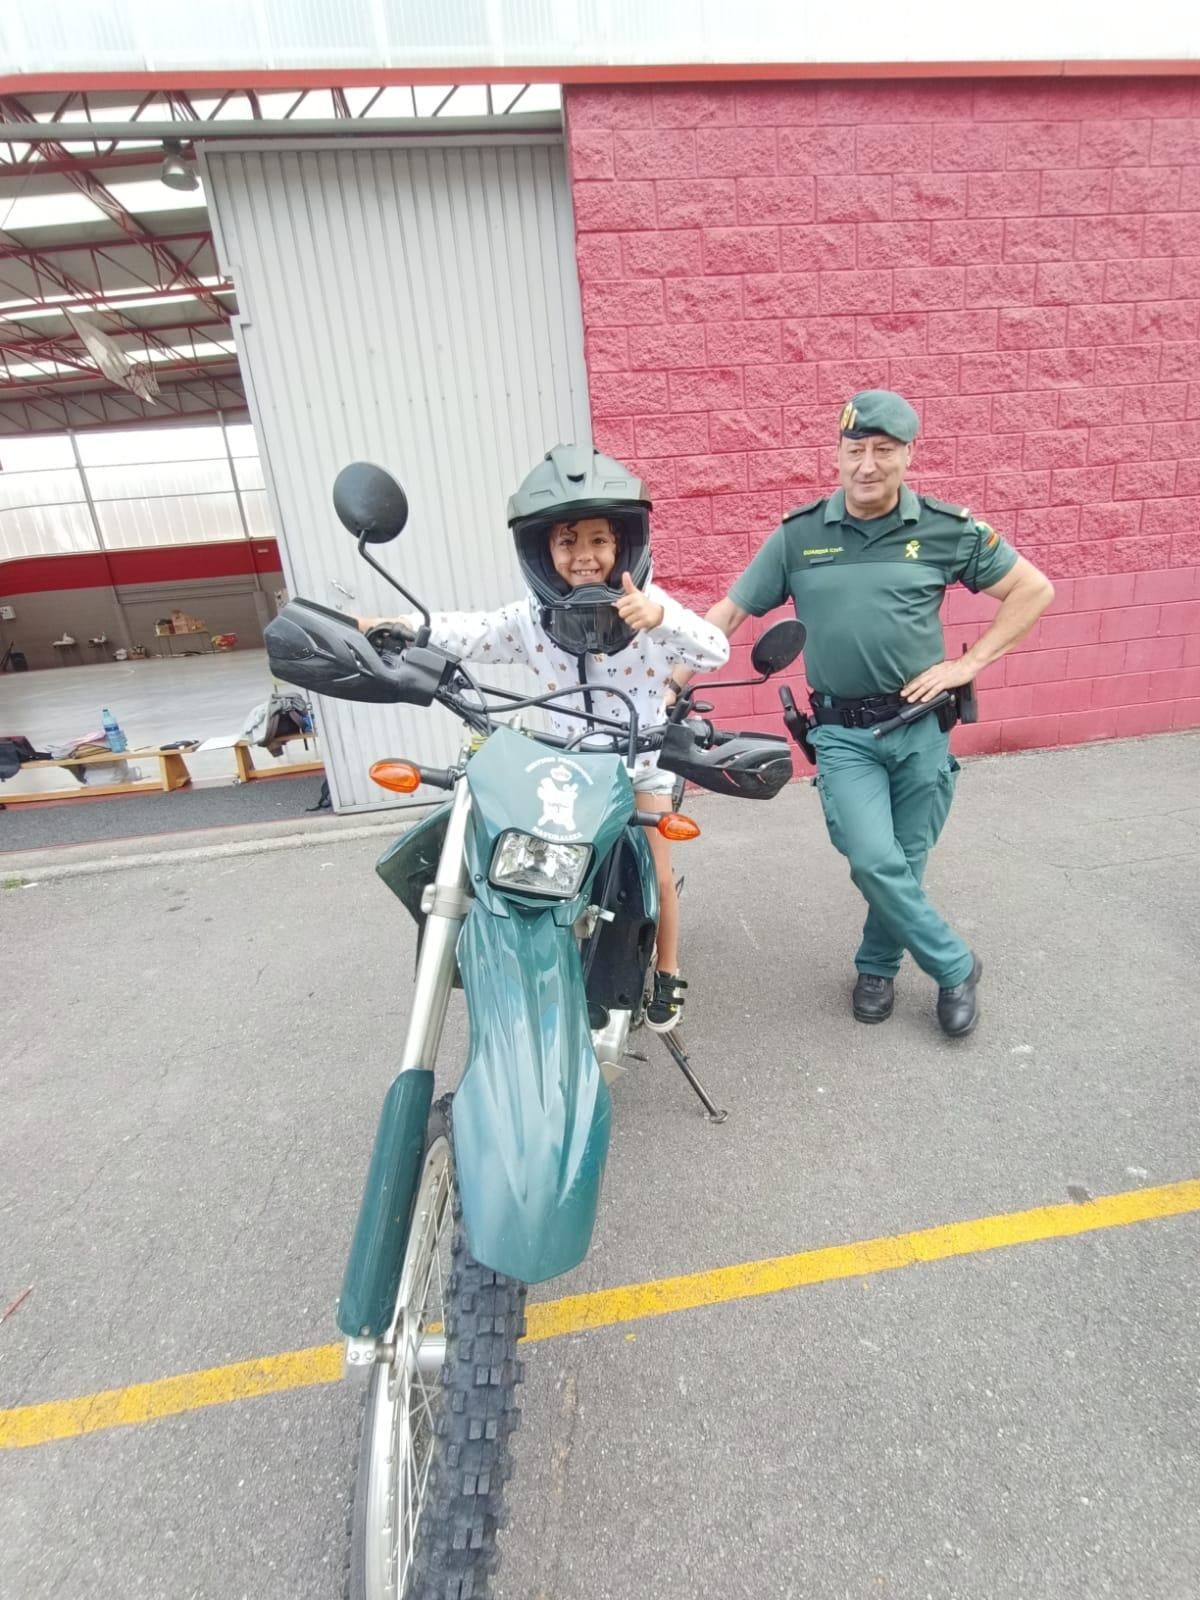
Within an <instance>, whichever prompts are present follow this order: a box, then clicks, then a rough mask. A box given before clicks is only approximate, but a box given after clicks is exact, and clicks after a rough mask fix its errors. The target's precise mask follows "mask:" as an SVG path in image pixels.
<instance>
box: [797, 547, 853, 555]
mask: <svg viewBox="0 0 1200 1600" xmlns="http://www.w3.org/2000/svg"><path fill="white" fill-rule="evenodd" d="M844 548H845V547H844V546H843V545H840V544H827V545H822V546H821V548H820V549H819V550H805V551H804V554H805V555H806V556H840V555H841V553H842V550H843V549H844Z"/></svg>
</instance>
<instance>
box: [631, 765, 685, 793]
mask: <svg viewBox="0 0 1200 1600" xmlns="http://www.w3.org/2000/svg"><path fill="white" fill-rule="evenodd" d="M674 787H675V774H674V773H673V772H664V771H663V769H662V768H661V767H648V768H647V769H646V770H645V771H644V772H638V773H635V774H634V778H633V792H634V794H670V793H671V790H672V789H674Z"/></svg>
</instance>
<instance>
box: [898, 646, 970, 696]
mask: <svg viewBox="0 0 1200 1600" xmlns="http://www.w3.org/2000/svg"><path fill="white" fill-rule="evenodd" d="M975 672H976V669H975V667H973V666H972V665H971V663H970V662H969V661H968V660H967V658H966V656H959V657H958V658H957V659H956V660H954V661H939V662H938V663H937V665H936V666H933V667H927V668H926V669H925V671H924V672H920V673H918V674H917V676H916V677H915V678H910V679H909V681H908V682H907V683H906V684H905V685H904V687H903V689H901V691H900V695H901V698H902V699H904V700H912V701H914V702H916V701H922V700H932V699H933V698H934V696H935V695H939V694H942V693H943V692H944V691H945V690H947V689H961V688H962V686H963V684H964V683H970V682H971V680H972V678H974V676H975Z"/></svg>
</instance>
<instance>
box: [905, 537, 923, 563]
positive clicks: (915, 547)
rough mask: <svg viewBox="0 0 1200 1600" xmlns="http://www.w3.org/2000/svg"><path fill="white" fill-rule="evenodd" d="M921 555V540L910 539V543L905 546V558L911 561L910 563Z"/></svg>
mask: <svg viewBox="0 0 1200 1600" xmlns="http://www.w3.org/2000/svg"><path fill="white" fill-rule="evenodd" d="M920 554H921V541H920V539H910V540H909V541H908V543H907V544H906V545H905V546H904V555H905V558H906V559H907V560H909V561H915V560H916V559H917V557H918V556H919V555H920Z"/></svg>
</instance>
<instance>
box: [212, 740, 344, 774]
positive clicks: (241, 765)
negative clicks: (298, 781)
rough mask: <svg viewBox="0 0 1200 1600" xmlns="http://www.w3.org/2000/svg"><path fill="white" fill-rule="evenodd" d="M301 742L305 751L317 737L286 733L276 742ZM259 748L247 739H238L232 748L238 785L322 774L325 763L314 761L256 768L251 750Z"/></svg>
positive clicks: (290, 762)
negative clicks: (266, 779) (258, 780)
mask: <svg viewBox="0 0 1200 1600" xmlns="http://www.w3.org/2000/svg"><path fill="white" fill-rule="evenodd" d="M298 739H299V740H302V741H303V743H304V747H305V749H307V748H308V745H309V742H310V741H311V742H312V743H313V744H314V745H315V744H316V742H317V736H316V734H314V733H287V734H284V736H283V738H282V739H280V740H278V741H277V742H278V743H279V744H295V743H296V741H297V740H298ZM258 748H260V746H257V745H252V744H251V743H250V741H249V740H248V739H239V740H238V742H237V743H236V744H235V745H234V747H233V759H234V760H235V761H236V762H237V781H238V782H239V783H253V782H254V781H255V780H256V779H258V778H294V777H296V776H298V775H300V774H303V773H306V772H324V770H325V763H324V762H323V761H320V760H316V761H284V762H281V763H280V765H279V766H277V767H262V768H259V767H256V766H255V765H254V757H253V756H252V755H251V754H250V752H251V750H254V749H258Z"/></svg>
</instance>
